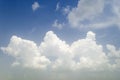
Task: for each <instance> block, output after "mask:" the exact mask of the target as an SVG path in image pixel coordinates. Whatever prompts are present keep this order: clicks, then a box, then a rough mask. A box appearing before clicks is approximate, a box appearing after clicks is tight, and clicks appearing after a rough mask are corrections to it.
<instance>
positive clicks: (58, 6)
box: [56, 2, 60, 11]
mask: <svg viewBox="0 0 120 80" xmlns="http://www.w3.org/2000/svg"><path fill="white" fill-rule="evenodd" d="M59 9H60V3H59V2H58V3H57V5H56V11H58V10H59Z"/></svg>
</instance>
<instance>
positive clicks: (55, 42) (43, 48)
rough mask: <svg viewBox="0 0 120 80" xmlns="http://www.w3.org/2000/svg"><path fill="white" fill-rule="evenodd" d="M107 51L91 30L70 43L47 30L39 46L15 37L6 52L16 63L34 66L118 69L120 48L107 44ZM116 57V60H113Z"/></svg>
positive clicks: (72, 68)
mask: <svg viewBox="0 0 120 80" xmlns="http://www.w3.org/2000/svg"><path fill="white" fill-rule="evenodd" d="M106 48H107V50H108V52H107V53H106V52H104V51H103V46H102V45H99V44H97V43H96V35H95V33H93V32H91V31H89V32H88V33H87V35H86V37H85V38H84V39H79V40H77V41H74V42H73V43H72V44H71V45H69V44H67V43H66V42H65V41H63V40H61V39H59V37H57V35H56V34H55V33H54V32H52V31H48V32H47V33H46V35H45V37H44V39H43V41H42V42H41V43H40V46H37V45H36V44H35V43H34V42H33V41H30V40H25V39H22V38H19V37H17V36H13V37H12V38H11V40H10V43H9V44H8V46H7V47H2V48H1V49H2V50H3V52H5V53H7V54H8V55H10V56H12V57H14V58H15V62H14V63H13V65H14V66H15V65H21V66H24V67H31V68H39V69H45V68H51V69H53V70H54V69H58V70H61V69H65V70H68V69H69V70H82V69H88V70H104V69H117V68H119V66H120V50H116V48H115V46H113V45H110V44H108V45H107V46H106ZM113 59H114V60H113Z"/></svg>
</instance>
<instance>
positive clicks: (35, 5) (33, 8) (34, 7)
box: [32, 2, 40, 11]
mask: <svg viewBox="0 0 120 80" xmlns="http://www.w3.org/2000/svg"><path fill="white" fill-rule="evenodd" d="M38 8H40V5H39V3H38V2H34V3H33V4H32V10H33V11H36V10H37V9H38Z"/></svg>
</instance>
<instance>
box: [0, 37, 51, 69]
mask: <svg viewBox="0 0 120 80" xmlns="http://www.w3.org/2000/svg"><path fill="white" fill-rule="evenodd" d="M1 49H2V50H3V51H4V52H5V53H7V54H8V55H10V56H12V57H14V58H15V59H16V60H15V62H13V64H12V65H13V66H16V65H22V66H24V67H33V68H46V67H47V65H49V64H50V61H49V59H47V58H46V57H45V56H42V55H41V54H40V52H39V50H38V47H37V45H36V44H35V43H34V42H33V41H30V40H25V39H22V38H20V37H17V36H12V38H11V40H10V43H9V44H8V47H6V48H4V47H2V48H1Z"/></svg>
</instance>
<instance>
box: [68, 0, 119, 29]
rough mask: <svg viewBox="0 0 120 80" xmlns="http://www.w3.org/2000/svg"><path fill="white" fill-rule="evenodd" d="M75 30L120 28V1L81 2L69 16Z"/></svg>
mask: <svg viewBox="0 0 120 80" xmlns="http://www.w3.org/2000/svg"><path fill="white" fill-rule="evenodd" d="M67 19H68V22H69V23H70V25H71V26H72V27H74V28H81V27H84V28H97V29H98V28H105V27H111V26H118V27H119V26H120V24H119V22H120V1H119V0H79V2H78V4H77V7H74V8H72V10H71V11H70V12H69V14H68V15H67Z"/></svg>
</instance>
